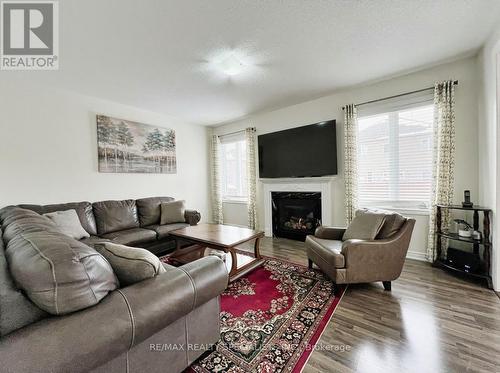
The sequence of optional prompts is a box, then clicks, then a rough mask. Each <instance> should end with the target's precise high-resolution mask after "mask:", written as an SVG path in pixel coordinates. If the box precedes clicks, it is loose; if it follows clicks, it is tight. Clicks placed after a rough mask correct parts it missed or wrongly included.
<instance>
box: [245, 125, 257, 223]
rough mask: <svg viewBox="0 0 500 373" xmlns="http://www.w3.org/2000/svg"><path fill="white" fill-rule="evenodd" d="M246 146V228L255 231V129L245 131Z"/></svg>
mask: <svg viewBox="0 0 500 373" xmlns="http://www.w3.org/2000/svg"><path fill="white" fill-rule="evenodd" d="M245 140H246V145H247V190H248V227H249V228H250V229H257V228H258V223H257V168H256V162H257V160H256V152H255V148H256V139H255V128H247V129H245Z"/></svg>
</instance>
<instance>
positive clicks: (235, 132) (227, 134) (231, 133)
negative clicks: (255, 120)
mask: <svg viewBox="0 0 500 373" xmlns="http://www.w3.org/2000/svg"><path fill="white" fill-rule="evenodd" d="M249 128H251V129H253V130H254V131H257V129H256V128H255V127H249ZM246 130H247V129H246V128H245V129H243V130H239V131H234V132H229V133H223V134H221V135H217V136H219V137H221V136H229V135H235V134H237V133H240V132H245V131H246Z"/></svg>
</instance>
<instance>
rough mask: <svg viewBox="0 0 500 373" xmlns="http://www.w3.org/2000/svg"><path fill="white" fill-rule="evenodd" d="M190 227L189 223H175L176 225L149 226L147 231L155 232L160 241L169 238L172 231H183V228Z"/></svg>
mask: <svg viewBox="0 0 500 373" xmlns="http://www.w3.org/2000/svg"><path fill="white" fill-rule="evenodd" d="M186 227H189V224H187V223H175V224H165V225H158V224H155V225H148V226H147V227H144V228H147V229H151V230H154V231H155V232H156V234H157V235H158V239H159V240H163V239H164V238H167V237H168V235H169V233H170V232H172V231H175V230H176V229H181V228H186Z"/></svg>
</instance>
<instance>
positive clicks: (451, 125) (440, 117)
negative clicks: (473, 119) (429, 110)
mask: <svg viewBox="0 0 500 373" xmlns="http://www.w3.org/2000/svg"><path fill="white" fill-rule="evenodd" d="M434 114H435V119H434V166H433V187H432V195H431V198H432V200H431V206H432V210H431V215H430V220H429V239H428V245H427V260H429V261H431V262H432V261H434V260H435V259H436V253H437V247H436V238H435V232H436V220H435V218H436V205H440V204H442V205H451V204H453V193H454V190H453V189H454V188H453V185H454V173H455V85H454V83H453V81H452V80H449V81H446V82H442V83H436V85H435V87H434ZM449 222H450V214H449V211H448V210H443V215H442V228H444V229H446V228H447V227H449ZM442 244H443V247H442V248H441V249H442V250H444V251H445V250H446V246H447V240H443V243H442Z"/></svg>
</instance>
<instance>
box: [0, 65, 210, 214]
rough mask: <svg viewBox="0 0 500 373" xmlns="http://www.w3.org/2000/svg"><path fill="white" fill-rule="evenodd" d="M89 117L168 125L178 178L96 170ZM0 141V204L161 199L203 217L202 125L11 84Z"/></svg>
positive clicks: (2, 95)
mask: <svg viewBox="0 0 500 373" xmlns="http://www.w3.org/2000/svg"><path fill="white" fill-rule="evenodd" d="M34 73H41V74H43V73H44V72H34ZM6 74H9V73H6ZM11 74H15V72H13V73H11ZM96 113H100V114H105V115H109V116H114V117H118V118H124V119H129V120H133V121H138V122H143V123H147V124H152V125H157V126H162V127H169V128H173V129H174V130H175V131H176V137H177V168H178V171H177V174H172V175H164V174H149V175H144V174H103V173H98V172H97V148H96V146H97V140H96V118H95V116H96ZM0 137H1V143H0V170H1V173H0V175H1V176H0V178H1V181H0V207H1V206H5V205H7V204H18V203H21V202H25V203H41V204H46V203H58V202H69V201H81V200H89V201H98V200H104V199H125V198H139V197H147V196H157V195H166V196H173V197H175V198H178V199H185V200H186V202H187V206H188V207H190V208H196V209H198V210H199V211H201V213H202V216H203V218H205V219H206V218H207V217H208V216H209V215H208V214H209V203H208V199H209V195H208V187H207V185H208V177H209V176H208V166H207V165H208V161H207V158H208V148H207V128H206V127H201V126H194V125H189V124H186V123H182V122H180V121H179V120H176V119H173V118H169V117H166V116H163V115H159V114H155V113H152V112H147V111H142V110H139V109H136V108H133V107H128V106H124V105H120V104H116V103H113V102H109V101H103V100H100V99H96V98H92V97H87V96H81V95H77V94H74V93H71V92H63V91H56V90H51V89H46V88H42V87H36V86H34V85H32V84H29V80H28V79H23V80H21V79H18V80H14V79H12V81H6V80H3V81H2V83H1V85H0Z"/></svg>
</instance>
